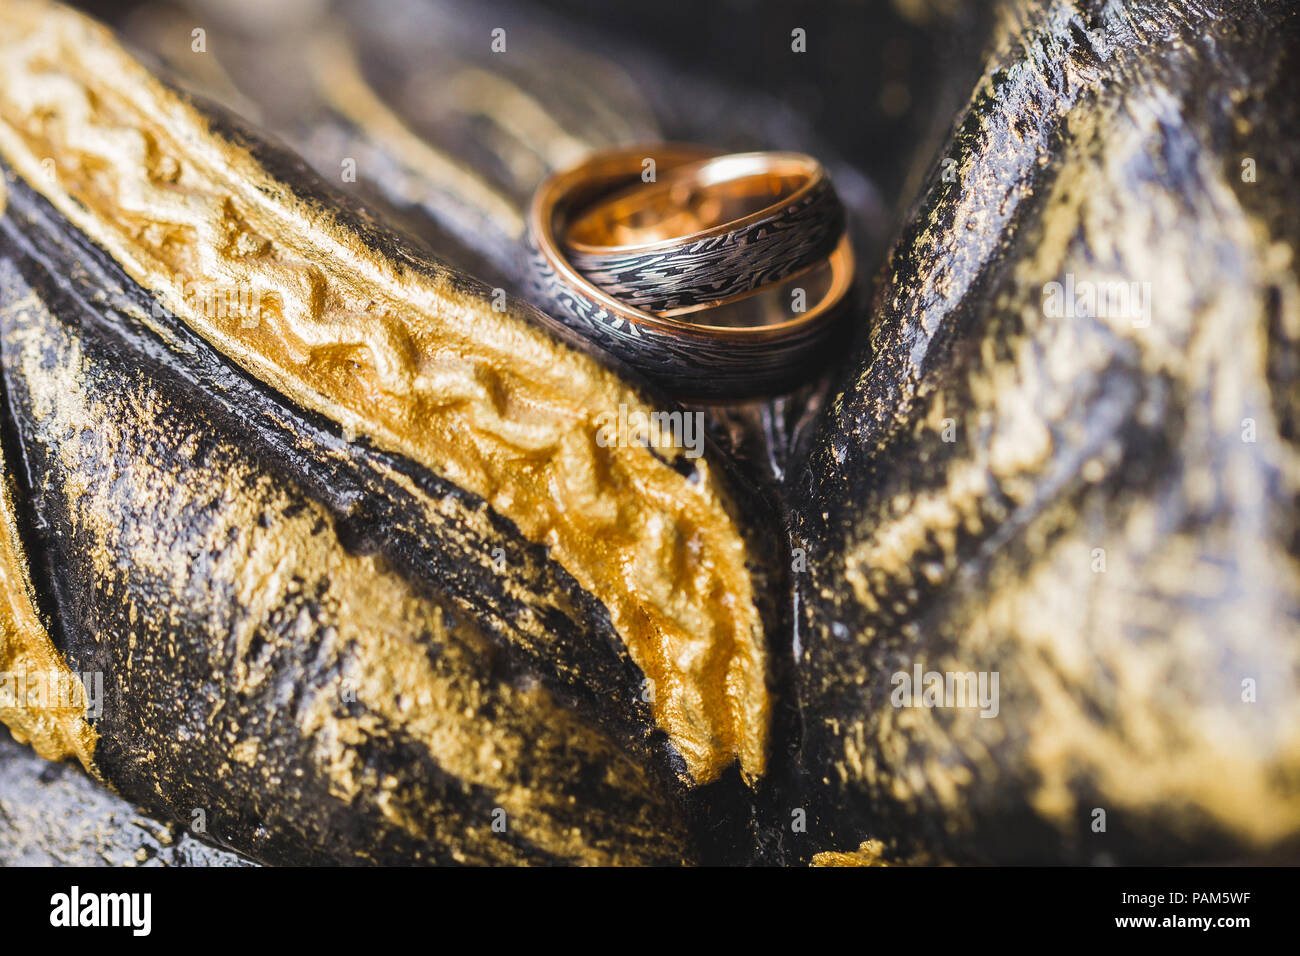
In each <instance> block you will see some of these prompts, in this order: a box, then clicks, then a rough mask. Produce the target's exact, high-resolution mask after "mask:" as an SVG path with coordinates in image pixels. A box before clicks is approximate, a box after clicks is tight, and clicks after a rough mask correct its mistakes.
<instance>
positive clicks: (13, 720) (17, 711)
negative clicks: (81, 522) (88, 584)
mask: <svg viewBox="0 0 1300 956" xmlns="http://www.w3.org/2000/svg"><path fill="white" fill-rule="evenodd" d="M0 182H3V180H0ZM0 195H3V194H2V193H0ZM11 481H12V477H11V475H10V473H9V469H8V467H7V465H6V462H5V461H4V454H3V451H0V674H7V675H10V678H9V679H10V680H11V681H12V680H16V679H17V678H18V677H19V676H21V677H22V679H23V681H24V684H23V690H24V691H29V690H30V687H29V686H28V684H27V682H28V681H29V680H30V681H36V680H40V681H41V682H43V684H44V686H45V687H46V688H47V691H49V690H52V689H53V688H55V687H60V686H61V687H63V688H66V689H67V693H65V694H64V695H62V696H60V697H59V698H57V700H56V699H53V698H51V697H48V696H47V697H46V699H45V700H44V701H40V702H39V706H38V705H37V703H35V702H32V701H31V700H30V699H28V700H24V699H23V698H22V697H18V698H17V699H15V701H14V703H13V706H10V705H9V704H8V703H7V702H6V699H0V723H4V724H5V725H6V726H7V727H8V728H9V730H10V731H11V732H12V733H13V735H14V739H15V740H17V741H18V742H19V743H24V744H29V745H30V746H31V748H32V749H33V750H35V751H36V752H37V753H38V754H40V755H41V756H42V757H44V758H45V759H46V760H66V759H67V758H69V757H76V758H77V760H78V761H80V762H81V765H82V766H83V767H85V768H86V770H87V771H88V772H89V773H91V774H96V771H95V766H94V756H95V743H96V741H97V739H98V736H97V735H96V733H95V729H94V728H93V727H91V726H90V723H89V722H88V721H87V720H86V715H85V708H84V707H81V706H77V705H75V703H74V701H75V700H76V699H77V698H78V696H79V697H80V699H81V700H83V701H84V700H85V687H84V686H82V683H81V678H80V677H79V676H78V675H77V674H75V673H73V672H72V670H71V669H70V668H69V667H68V663H67V661H65V660H64V659H63V655H62V654H60V653H59V651H58V649H57V648H55V646H54V642H53V641H51V640H50V635H49V634H48V633H47V632H46V630H45V627H44V625H42V624H41V619H40V615H39V614H38V613H37V611H36V599H35V592H34V591H33V590H32V581H31V576H30V574H29V573H28V569H27V559H26V556H25V553H24V551H23V543H22V540H21V539H20V538H19V536H18V524H17V521H16V520H15V515H14V502H13V494H12V489H11V487H10V483H11ZM8 690H9V692H10V693H12V694H15V695H16V694H17V692H18V685H17V684H16V683H15V684H11V685H10V687H9V688H8ZM8 696H9V694H6V695H5V698H8Z"/></svg>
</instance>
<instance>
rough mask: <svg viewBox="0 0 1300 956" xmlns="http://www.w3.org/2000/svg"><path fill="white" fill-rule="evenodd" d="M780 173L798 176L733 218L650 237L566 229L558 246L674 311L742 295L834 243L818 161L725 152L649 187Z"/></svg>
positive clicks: (709, 186)
mask: <svg viewBox="0 0 1300 956" xmlns="http://www.w3.org/2000/svg"><path fill="white" fill-rule="evenodd" d="M778 173H779V174H780V176H781V178H782V179H784V180H790V179H795V180H796V181H799V185H798V186H797V188H795V189H794V190H793V191H791V192H789V193H788V194H787V195H784V196H781V197H779V198H778V199H777V200H776V201H775V202H771V203H766V204H765V205H764V206H763V207H762V208H760V209H758V210H755V211H753V212H752V213H750V214H748V215H746V216H744V217H742V218H740V219H737V220H735V221H732V222H723V223H718V224H716V225H714V226H712V227H710V228H707V229H703V230H700V231H697V232H692V233H690V234H687V235H683V236H678V237H673V238H669V239H663V240H659V241H654V242H644V243H635V244H625V245H600V244H596V243H592V242H574V241H571V240H568V239H566V241H565V252H566V255H567V257H568V259H569V261H570V262H571V263H572V264H573V266H574V267H575V268H576V269H577V270H578V271H579V272H581V273H582V274H583V275H584V276H585V277H586V278H587V279H589V280H590V281H591V282H592V283H593V284H595V285H597V286H599V287H600V288H601V289H603V290H604V291H605V292H607V293H609V294H610V295H612V296H614V297H615V298H616V299H619V300H620V301H622V302H625V303H626V304H628V305H630V306H633V307H635V308H638V309H642V310H644V311H646V312H654V313H657V314H669V315H681V314H686V313H689V312H692V311H698V310H700V309H704V308H708V307H711V306H713V305H717V304H719V303H723V302H732V301H736V300H738V299H742V298H744V297H745V296H747V295H750V294H752V293H753V292H755V291H757V290H758V289H761V288H764V287H765V286H768V285H771V284H773V283H776V282H780V281H782V280H784V279H787V278H789V277H790V276H793V275H796V274H798V273H799V272H802V271H803V270H805V269H807V268H809V267H810V266H812V265H814V264H816V263H818V262H820V261H822V260H824V259H825V258H826V257H827V256H829V255H830V254H831V252H832V251H833V250H834V249H835V246H836V244H837V243H838V242H839V240H840V236H841V235H842V234H843V232H844V207H843V206H842V204H841V203H840V200H839V197H838V196H837V195H836V193H835V188H834V186H832V185H831V182H830V179H829V178H827V176H826V174H825V171H824V170H823V169H822V166H821V164H820V163H818V162H817V161H816V160H814V159H812V158H811V157H808V156H803V155H802V154H798V153H743V154H733V155H729V156H721V157H713V158H710V159H707V160H703V161H700V162H696V163H692V164H689V165H687V166H683V167H679V168H677V169H673V170H670V171H669V173H668V174H667V176H666V177H665V178H664V180H663V181H661V182H659V183H654V184H650V185H649V187H648V190H654V191H657V192H659V193H661V194H662V193H664V192H667V191H669V190H671V189H674V188H680V187H682V186H686V185H693V186H694V187H695V188H696V189H697V190H699V191H701V192H705V191H708V190H714V191H717V192H724V191H725V190H726V189H727V188H728V187H729V185H730V184H732V183H734V182H737V181H740V180H746V179H750V180H754V179H763V178H771V179H773V180H775V179H776V177H777V174H778ZM642 188H646V187H641V186H639V185H638V186H634V187H633V188H632V189H630V190H628V191H627V193H628V194H632V193H633V191H634V190H639V189H642ZM621 201H622V202H624V203H627V202H629V201H630V200H629V198H628V197H627V196H624V197H623V198H622V199H621Z"/></svg>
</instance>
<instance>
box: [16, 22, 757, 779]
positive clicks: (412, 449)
mask: <svg viewBox="0 0 1300 956" xmlns="http://www.w3.org/2000/svg"><path fill="white" fill-rule="evenodd" d="M0 24H3V31H2V32H0V153H2V154H3V155H4V157H5V159H6V160H7V161H8V162H9V163H10V164H11V165H12V166H13V167H14V168H15V169H16V170H17V171H18V172H19V174H20V175H22V176H23V178H24V179H26V180H27V181H28V182H29V183H30V184H31V185H32V186H33V187H34V188H36V189H38V190H39V191H40V192H41V193H42V194H43V195H44V196H46V197H47V198H48V199H49V200H50V201H51V202H52V203H53V204H54V205H55V207H56V208H58V209H59V211H60V212H62V213H63V214H64V215H65V216H67V218H68V219H69V220H70V221H71V222H72V223H74V224H75V225H76V226H77V227H79V228H80V229H82V230H83V231H85V232H86V233H87V234H88V235H90V236H91V237H93V238H94V239H95V240H96V241H97V242H98V243H99V244H101V245H102V246H103V247H104V248H106V249H107V250H109V252H110V253H111V254H112V255H113V256H114V258H116V259H117V260H118V261H119V262H120V263H121V264H122V266H123V268H124V269H125V270H126V271H127V272H128V273H129V274H130V275H131V276H132V278H134V279H135V280H136V281H137V282H139V283H140V284H141V285H142V286H144V287H145V288H147V289H151V290H154V291H155V292H157V293H159V294H162V295H164V296H166V302H167V304H168V305H169V307H171V308H172V309H173V310H174V311H176V313H177V314H178V315H180V316H181V317H182V318H183V319H185V321H187V322H188V323H189V324H190V325H191V326H192V327H193V328H194V329H195V330H196V331H198V332H199V333H200V334H201V335H202V336H203V337H204V338H206V339H207V340H208V341H209V342H211V343H212V344H213V345H214V346H216V347H217V348H218V349H219V350H221V351H222V352H223V353H224V354H226V355H227V356H228V357H230V358H231V359H232V360H234V361H235V362H237V363H238V364H239V365H241V366H243V367H244V368H245V369H247V370H249V371H250V372H251V373H253V374H254V375H256V376H257V377H258V378H260V379H261V380H263V381H265V382H267V383H268V384H270V385H272V386H273V387H275V388H276V389H277V390H279V391H280V392H282V393H283V394H285V395H287V396H289V397H290V398H292V399H293V400H294V401H296V402H298V403H300V404H301V405H303V406H304V407H306V408H309V409H311V410H314V411H316V412H319V413H321V414H323V415H325V416H327V417H328V418H330V419H332V420H334V421H336V422H338V423H339V424H340V425H341V426H342V427H343V428H344V429H345V431H346V432H347V433H350V434H351V433H355V434H358V435H365V436H367V437H369V438H370V439H371V440H373V441H374V442H375V443H376V444H378V445H379V446H380V447H383V448H386V449H390V450H393V451H397V452H400V453H401V454H404V455H406V456H408V457H410V458H411V459H413V460H415V461H417V462H419V463H421V464H423V465H425V466H427V467H428V468H430V469H431V470H432V471H433V472H435V473H436V474H438V475H440V476H442V477H445V478H447V479H449V480H451V481H452V482H454V483H456V484H457V485H459V486H461V487H463V488H466V489H468V490H470V491H472V492H474V493H475V494H478V495H480V496H481V497H483V498H484V499H485V500H487V501H488V502H489V503H490V505H491V506H492V507H493V508H494V509H495V510H497V511H498V512H499V513H500V514H502V515H504V516H506V517H507V518H509V519H511V520H512V521H513V522H515V524H516V525H517V526H518V527H519V528H520V530H521V531H522V532H523V534H524V535H525V536H526V537H528V538H529V539H531V540H533V541H536V542H540V543H544V544H545V545H547V546H548V547H549V548H550V551H551V555H552V557H553V558H554V559H555V560H556V561H558V562H559V563H560V564H561V565H562V566H563V567H564V568H565V569H567V570H568V571H569V572H570V573H571V574H572V575H573V576H574V578H575V579H576V580H577V581H578V582H579V583H580V584H581V585H582V586H583V587H584V588H586V589H587V590H588V591H590V592H591V593H592V594H593V595H594V596H595V597H596V598H597V599H599V600H600V601H601V602H602V603H603V604H604V605H605V606H606V607H607V608H608V609H609V612H610V616H611V619H612V620H613V623H614V626H615V628H616V629H617V630H618V632H619V634H620V635H621V636H622V638H623V639H624V641H625V643H626V645H627V647H628V649H629V652H630V654H631V656H632V658H633V660H634V661H635V662H636V663H637V665H638V666H639V667H640V668H641V669H642V670H643V671H644V672H645V674H646V675H647V676H649V677H650V678H652V679H653V680H654V681H655V683H656V693H655V699H654V703H653V710H654V714H655V718H656V720H657V722H658V723H659V724H660V726H662V727H664V728H665V729H666V730H667V731H668V732H669V734H670V736H671V738H672V740H673V741H674V743H675V744H676V745H677V747H678V748H679V749H680V751H681V752H682V754H683V756H684V757H685V760H686V764H687V767H688V770H689V772H690V773H691V775H692V776H693V778H694V779H695V780H696V781H697V782H707V781H709V780H712V779H714V778H716V776H717V775H718V774H719V773H720V772H721V770H722V769H723V768H724V767H725V766H727V765H728V764H729V763H731V762H732V761H733V760H734V759H735V758H736V757H737V756H739V758H740V760H741V764H742V766H743V768H744V769H745V771H746V772H747V773H748V774H751V775H756V774H759V773H761V772H762V770H763V766H764V761H765V755H766V747H767V725H768V702H767V694H766V687H765V680H766V662H765V652H764V646H763V640H764V637H763V632H762V623H761V621H760V620H759V616H758V612H757V610H756V608H755V603H754V595H753V592H752V583H751V579H750V576H749V573H748V571H747V569H746V560H747V557H748V556H747V554H746V548H745V545H744V543H743V541H742V538H741V534H740V529H739V527H738V523H737V517H736V510H735V506H734V503H733V502H731V501H730V500H729V498H728V494H727V492H726V490H725V488H724V487H723V484H722V482H721V480H720V479H719V478H718V477H717V476H716V475H715V474H714V469H713V468H712V467H711V465H710V464H709V462H708V460H707V459H702V460H700V461H698V462H696V463H695V472H696V478H697V480H688V479H686V478H684V477H682V476H681V475H680V474H678V473H677V472H676V471H675V470H674V469H673V468H672V467H670V465H669V464H666V463H665V462H663V461H661V460H659V459H657V458H656V457H655V456H654V455H652V454H650V453H649V452H648V451H646V450H644V449H634V448H608V449H606V448H600V447H598V446H597V445H596V442H595V435H596V427H595V424H596V420H597V418H598V417H599V416H601V415H602V414H605V413H606V412H609V411H611V410H615V411H616V410H617V408H618V406H619V405H620V403H625V404H627V405H628V406H629V407H630V408H636V407H644V399H643V398H642V396H640V395H639V394H637V393H635V392H634V391H632V390H630V389H628V388H627V387H626V386H624V385H623V384H622V383H621V382H620V380H619V379H618V378H617V377H616V376H615V375H614V374H612V373H611V372H609V371H607V370H605V369H604V368H602V367H601V366H600V365H599V364H598V363H596V362H595V361H593V360H592V359H590V358H588V357H586V356H584V355H582V354H580V353H578V352H576V351H574V350H572V349H570V348H568V347H565V346H562V345H560V344H559V343H557V342H556V341H555V340H554V339H553V338H551V337H550V336H549V335H547V334H546V333H544V332H542V331H541V330H539V329H538V328H537V327H536V326H534V325H532V324H530V323H529V322H528V321H527V320H526V319H525V317H524V315H523V314H522V313H521V311H519V309H518V307H516V306H514V305H511V306H510V307H509V308H508V309H507V310H506V311H505V312H496V311H494V310H493V309H492V307H491V299H490V298H489V297H488V296H486V295H484V294H480V293H478V292H477V291H472V290H470V289H469V288H468V287H467V284H466V283H465V282H464V281H463V280H461V279H459V278H458V277H455V276H453V275H451V274H450V273H447V272H445V271H442V270H440V269H438V268H437V267H436V266H433V265H427V266H426V265H421V266H420V267H418V268H417V267H413V265H412V264H411V263H409V262H406V261H399V260H396V259H394V258H391V257H389V256H386V255H385V254H383V253H382V252H380V251H377V250H376V249H375V248H373V247H371V246H370V245H368V244H367V243H366V242H365V241H364V240H363V239H362V238H361V237H360V236H359V235H358V234H357V233H355V232H354V231H352V230H350V229H347V228H345V227H344V226H343V225H342V224H341V223H340V222H339V221H338V219H337V218H336V217H335V216H334V215H333V214H332V213H331V212H330V211H329V210H326V209H324V208H322V207H321V206H319V205H315V204H309V203H302V202H298V201H296V197H293V196H291V195H290V193H289V190H288V188H287V187H286V186H285V185H284V184H282V183H280V182H277V181H276V180H274V179H272V178H271V177H270V176H269V175H268V173H267V172H266V171H265V170H264V169H263V168H262V167H261V166H260V165H259V163H258V162H257V160H256V159H255V158H254V157H253V156H252V155H251V154H250V153H249V152H248V151H246V150H245V149H243V148H242V147H240V146H239V145H237V144H233V143H231V142H228V141H226V140H223V139H222V138H220V137H218V136H216V135H214V133H213V132H212V130H211V128H210V124H209V121H208V119H207V118H206V117H205V115H204V114H203V113H201V112H200V111H198V110H197V109H195V108H194V107H193V106H192V105H191V104H190V103H189V102H188V101H186V100H184V99H183V98H181V97H179V96H177V95H176V94H174V93H173V92H171V91H170V90H169V89H167V88H165V87H164V86H163V85H162V84H160V83H159V82H158V81H157V80H156V79H154V78H153V77H152V76H151V75H150V74H148V73H147V71H145V70H144V69H143V68H142V67H141V66H140V65H139V64H137V63H136V62H135V61H133V60H132V59H131V58H130V57H129V56H127V55H126V54H125V53H124V52H123V51H122V50H121V49H120V47H119V46H118V45H117V44H116V42H115V41H114V40H113V38H112V36H111V34H110V33H109V32H108V31H106V30H105V29H103V28H102V27H100V26H98V25H96V24H94V23H93V22H91V21H89V20H87V19H86V18H84V17H82V16H80V15H78V14H75V13H73V12H70V11H68V10H66V9H64V8H60V7H58V6H53V5H49V4H45V3H37V2H28V0H15V2H10V3H6V4H5V6H4V7H3V8H0ZM46 158H52V159H53V161H54V162H53V165H54V170H55V174H54V175H53V176H49V175H47V174H46V168H45V167H43V165H42V162H43V160H45V159H46ZM232 289H233V290H238V291H237V294H236V298H238V295H239V293H242V292H247V293H249V294H248V295H246V296H245V298H244V299H243V300H240V301H242V302H244V303H247V302H254V303H256V305H255V306H253V307H252V308H244V309H243V311H240V310H239V309H238V308H237V309H236V310H235V311H234V313H232V314H229V315H227V316H225V317H222V318H217V317H213V316H210V315H208V314H205V310H204V309H203V308H201V307H199V306H197V305H196V302H197V301H199V300H198V299H196V297H195V292H196V290H197V291H198V292H199V293H200V296H201V295H202V294H203V293H204V292H213V291H220V290H232ZM141 318H142V320H144V321H146V322H147V321H148V316H142V317H141ZM663 453H664V454H665V456H666V457H668V458H670V459H671V458H673V457H675V455H676V454H679V452H676V451H674V450H672V449H667V450H665V451H664V452H663Z"/></svg>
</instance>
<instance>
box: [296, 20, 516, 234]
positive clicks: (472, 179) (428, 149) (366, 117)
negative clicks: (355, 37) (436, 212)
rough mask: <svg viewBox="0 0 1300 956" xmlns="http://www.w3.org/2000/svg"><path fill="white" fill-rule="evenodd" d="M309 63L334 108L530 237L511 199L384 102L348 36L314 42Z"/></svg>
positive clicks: (508, 229)
mask: <svg viewBox="0 0 1300 956" xmlns="http://www.w3.org/2000/svg"><path fill="white" fill-rule="evenodd" d="M308 52H309V55H308V58H307V59H308V64H309V66H310V68H311V70H312V75H313V78H314V79H315V81H316V85H317V88H318V89H319V90H320V91H321V93H322V94H323V95H324V97H325V99H326V101H327V102H328V103H329V104H330V106H332V107H333V108H334V109H336V110H338V112H339V113H340V114H341V115H343V116H345V117H346V118H347V119H349V120H351V121H352V122H353V123H355V124H356V125H357V126H358V127H359V128H361V129H365V130H367V131H368V132H369V133H370V134H371V135H372V136H374V137H375V138H376V139H379V140H381V141H382V142H383V143H384V145H385V147H387V148H388V149H391V150H392V152H393V154H394V155H395V156H396V157H397V158H398V159H400V160H401V161H402V162H403V163H404V164H406V166H407V167H409V168H410V169H412V170H414V171H416V172H418V173H419V174H420V175H421V176H423V177H425V178H426V179H428V180H430V181H432V182H434V183H437V184H438V187H439V188H440V189H442V190H444V191H446V192H449V193H452V194H454V195H457V196H460V197H462V198H464V199H465V201H467V202H469V203H470V204H472V205H473V206H475V207H476V208H478V209H480V210H481V211H482V212H483V215H485V216H486V217H488V218H489V219H490V220H493V221H495V222H496V223H497V225H498V227H499V228H500V229H501V231H502V232H503V233H504V234H505V235H507V236H511V237H513V238H516V239H522V238H523V235H524V217H523V213H522V212H520V210H519V209H517V208H516V207H515V205H514V203H512V202H511V201H510V199H509V198H508V197H506V196H505V195H504V194H502V193H501V192H499V191H498V190H496V189H495V188H493V186H492V185H491V184H490V183H488V182H487V181H486V180H484V179H483V178H482V177H480V176H478V175H477V174H476V173H475V172H474V171H473V170H470V169H467V168H466V167H465V166H464V165H462V164H461V163H458V162H456V160H454V159H452V158H451V157H450V156H448V155H447V154H446V153H443V152H440V151H439V150H437V149H435V148H433V147H432V146H430V145H429V144H428V143H427V142H425V141H424V140H423V139H421V138H420V137H419V136H417V135H416V134H415V133H413V132H411V130H410V128H409V127H408V126H407V125H406V123H405V122H404V121H403V120H402V118H401V117H400V116H398V115H397V114H396V113H395V112H394V111H393V110H392V109H390V108H389V107H388V105H387V104H386V103H384V101H383V100H381V99H380V98H379V97H378V96H377V95H376V94H375V91H374V90H373V89H371V87H370V84H369V83H367V82H366V78H365V76H364V75H363V74H362V72H361V64H359V63H358V62H357V61H356V57H355V55H354V54H353V52H352V48H351V47H350V46H349V45H348V44H347V43H346V42H345V41H343V40H342V39H340V38H339V37H337V36H335V35H333V34H327V33H323V34H321V35H320V36H318V37H316V38H315V39H313V40H312V46H311V49H310V50H309V51H308Z"/></svg>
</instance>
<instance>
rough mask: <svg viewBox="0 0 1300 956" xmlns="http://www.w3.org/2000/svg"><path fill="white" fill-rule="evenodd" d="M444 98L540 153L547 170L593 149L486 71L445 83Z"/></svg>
mask: <svg viewBox="0 0 1300 956" xmlns="http://www.w3.org/2000/svg"><path fill="white" fill-rule="evenodd" d="M447 96H448V97H449V98H450V99H452V100H453V101H454V102H455V103H456V104H457V107H458V108H459V109H461V110H462V111H464V112H467V113H478V115H480V116H483V117H485V118H487V119H490V120H491V121H492V122H493V123H495V124H496V125H497V126H498V127H500V128H501V129H502V130H503V131H505V132H506V133H508V134H509V135H510V136H512V137H514V139H515V140H516V141H517V142H519V144H520V145H522V146H525V147H527V148H528V149H530V150H533V151H535V152H536V151H538V150H540V151H541V156H542V159H543V161H544V162H545V163H546V166H547V167H548V168H549V169H552V170H554V169H563V168H565V167H567V166H572V165H574V164H575V163H577V162H578V161H579V160H581V159H582V158H583V157H584V156H586V155H587V154H588V153H590V152H591V151H592V149H593V146H592V144H591V143H588V142H585V141H583V140H581V139H578V138H577V137H574V136H571V135H569V134H568V133H567V132H565V130H564V129H563V128H562V127H561V126H560V124H559V123H557V122H556V121H555V120H554V119H552V118H551V116H550V114H549V113H547V112H546V110H545V108H543V106H542V105H541V104H540V103H539V102H537V100H536V99H534V98H533V97H531V96H529V95H528V94H527V93H525V92H524V91H523V90H521V89H520V88H519V87H518V86H516V85H515V84H514V83H511V82H510V81H509V80H507V79H505V78H504V77H501V76H497V75H496V74H495V73H489V72H488V71H487V70H483V69H479V68H478V67H466V68H464V69H462V70H460V71H458V72H457V73H455V74H454V75H453V76H452V77H451V79H450V81H449V82H448V90H447ZM539 178H540V177H539Z"/></svg>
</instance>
